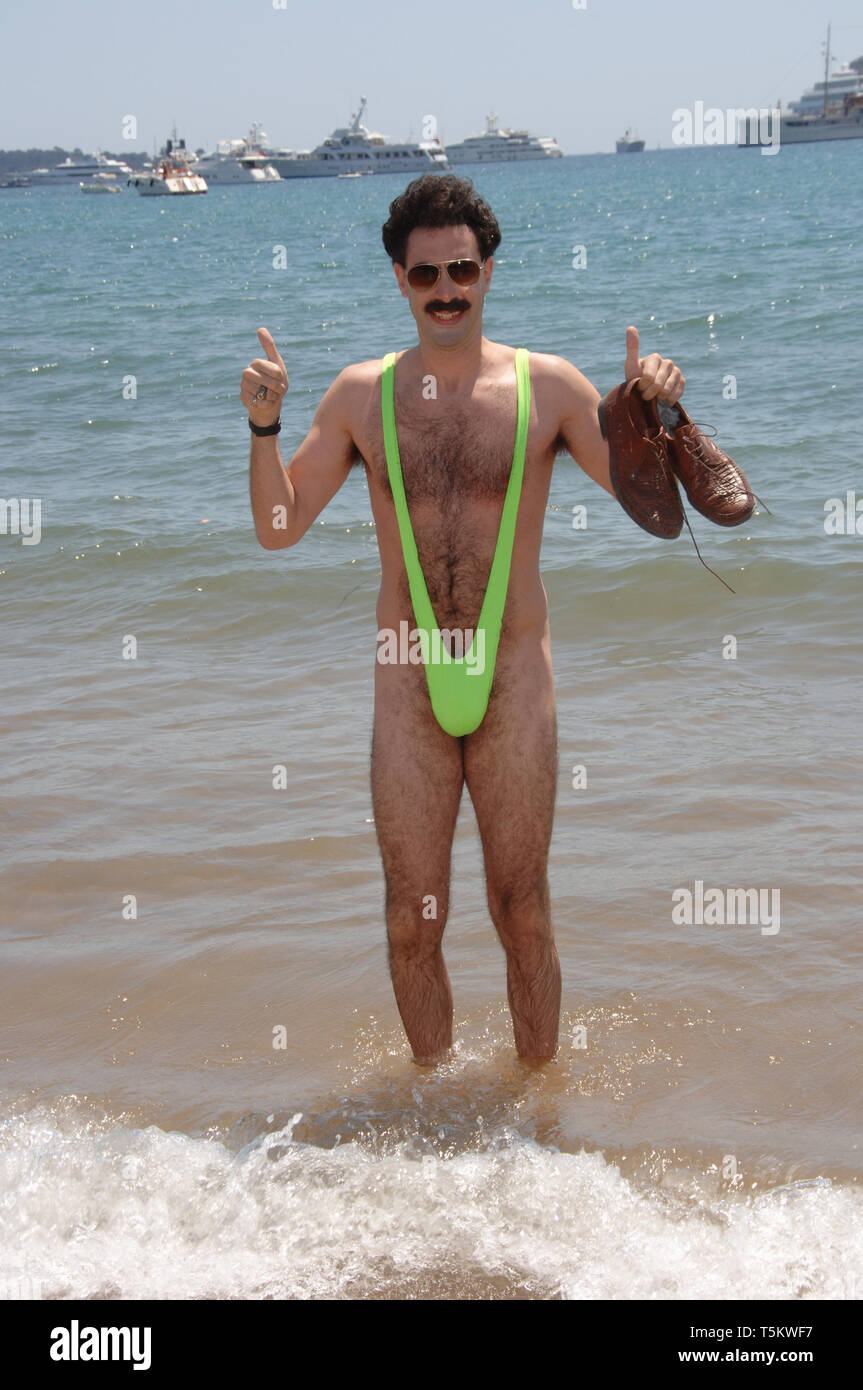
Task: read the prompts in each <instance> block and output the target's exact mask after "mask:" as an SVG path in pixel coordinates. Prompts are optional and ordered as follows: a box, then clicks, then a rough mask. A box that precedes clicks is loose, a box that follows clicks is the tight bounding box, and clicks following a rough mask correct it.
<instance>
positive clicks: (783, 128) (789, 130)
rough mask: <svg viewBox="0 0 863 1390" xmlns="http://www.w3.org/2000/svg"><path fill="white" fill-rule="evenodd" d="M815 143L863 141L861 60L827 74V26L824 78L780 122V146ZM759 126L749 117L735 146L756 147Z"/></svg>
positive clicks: (738, 135)
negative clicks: (825, 141)
mask: <svg viewBox="0 0 863 1390" xmlns="http://www.w3.org/2000/svg"><path fill="white" fill-rule="evenodd" d="M815 140H863V57H860V58H855V59H854V61H853V62H852V63H842V64H840V66H839V67H838V68H837V69H836V71H835V72H834V73H832V74H831V72H830V26H829V24H828V26H827V43H826V46H825V62H824V78H823V81H821V82H815V83H814V84H813V85H812V86H811V87H810V88H809V89H808V90H807V91H805V92H804V93H803V95H802V96H801V97H799V98H798V100H797V101H792V102H790V103H789V105H788V110H787V111H782V112H781V113H780V118H779V144H780V145H799V144H804V143H808V142H810V141H815ZM758 142H759V123H758V121H757V120H754V119H753V118H752V117H747V119H746V120H745V121H741V122H740V123H739V127H738V133H737V143H738V145H741V146H743V145H757V144H758Z"/></svg>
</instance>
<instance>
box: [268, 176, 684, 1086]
mask: <svg viewBox="0 0 863 1390" xmlns="http://www.w3.org/2000/svg"><path fill="white" fill-rule="evenodd" d="M500 240H501V236H500V230H499V227H498V224H497V221H496V219H495V217H494V214H493V213H492V211H491V209H490V208H489V206H488V204H487V203H485V201H484V200H483V199H482V198H480V197H479V195H478V194H477V193H476V191H475V190H474V188H473V185H472V184H471V183H470V181H469V180H465V179H459V178H457V177H456V176H455V175H453V174H445V175H441V174H426V175H424V176H423V177H422V178H420V179H416V180H414V182H413V183H412V184H410V185H409V187H408V188H407V189H406V190H405V191H404V193H402V194H401V196H400V197H398V198H396V199H395V201H394V202H393V203H392V205H391V207H390V216H389V220H388V221H387V223H386V225H385V226H384V229H383V241H384V246H385V248H386V250H387V253H388V254H389V256H390V258H391V260H392V262H393V268H394V271H395V276H396V280H397V282H398V286H399V289H400V290H401V293H402V295H403V296H404V297H405V298H406V299H407V301H408V305H409V307H410V310H411V313H412V314H413V317H414V319H415V321H416V326H417V333H418V338H419V341H418V342H417V344H416V346H414V347H411V348H408V349H406V350H403V351H402V352H399V353H398V354H396V355H395V359H394V366H393V361H392V359H391V357H388V358H384V359H383V361H381V360H380V359H375V360H372V361H368V362H359V363H354V364H352V365H350V366H348V367H345V368H344V370H343V371H341V372H340V373H339V375H338V377H337V378H336V380H335V381H334V382H333V384H332V386H330V388H329V390H328V391H327V393H326V395H325V396H324V398H323V400H322V401H321V404H320V406H319V408H318V411H317V413H316V415H315V418H314V421H313V423H312V426H311V429H310V430H309V433H308V435H307V436H306V438H305V439H304V441H303V443H302V444H301V445H300V447H299V449H298V450H297V451H296V453H295V454H294V455H293V457H292V459H291V461H290V463H289V465H288V467H287V469H286V468H285V467H284V465H283V463H282V459H281V455H280V453H279V448H278V444H277V440H276V432H277V430H278V428H279V425H278V420H279V413H280V409H281V404H282V397H283V396H284V394H285V392H286V391H287V389H288V377H287V372H286V369H285V364H284V362H283V361H282V358H281V357H280V355H279V353H278V351H277V349H276V345H275V343H274V342H273V339H272V337H271V336H270V334H269V332H268V331H267V330H266V329H264V328H262V329H260V330H259V331H258V337H259V339H260V342H261V346H262V348H263V350H264V352H265V353H266V359H264V358H256V359H255V360H254V361H253V362H252V364H251V365H250V366H249V367H247V368H246V370H245V371H244V373H243V379H242V389H241V393H240V394H241V398H242V400H243V402H244V404H245V405H246V406H247V407H248V410H249V421H250V425H251V427H252V429H253V437H252V449H251V483H250V486H251V501H252V512H253V515H254V521H255V531H256V534H257V537H258V540H259V541H260V543H261V545H262V546H264V548H265V549H267V550H278V549H281V548H282V547H284V546H290V545H295V544H296V542H297V541H298V540H299V539H300V538H301V536H303V535H304V534H305V532H306V531H307V530H308V528H309V527H310V526H311V524H312V523H313V521H314V520H315V518H316V517H317V516H318V515H319V513H320V512H321V511H322V510H323V508H324V507H325V506H326V505H327V503H328V502H329V501H330V499H331V497H333V495H334V494H335V492H336V491H337V490H338V488H340V487H341V485H342V483H343V482H344V481H345V479H346V478H347V476H348V474H349V473H350V471H351V468H352V466H353V465H354V464H362V465H363V466H364V467H365V469H366V475H367V478H368V486H369V494H370V498H371V505H372V512H373V514H374V519H375V525H376V528H377V538H378V544H379V547H380V555H381V568H382V574H381V588H380V594H379V596H378V604H377V618H378V627H379V630H380V631H381V632H382V633H383V632H384V631H390V632H392V633H400V632H402V631H404V630H405V629H403V628H402V626H401V625H402V624H407V625H408V627H409V628H410V636H411V642H412V646H411V654H410V655H409V656H408V657H407V659H406V658H405V655H404V654H402V655H401V659H386V658H385V656H384V654H383V652H382V650H379V652H378V657H379V659H378V661H377V663H376V665H375V711H374V736H373V742H372V799H373V805H374V815H375V826H376V829H377V836H378V843H379V845H380V850H381V856H382V859H383V866H384V874H385V878H386V927H387V939H388V944H389V963H390V972H391V976H392V982H393V988H394V990H395V996H396V1002H397V1004H398V1009H399V1013H400V1014H401V1018H402V1022H403V1023H404V1027H405V1031H406V1033H407V1036H408V1040H409V1042H410V1044H411V1047H412V1049H413V1053H414V1058H415V1060H416V1061H417V1062H425V1063H428V1062H433V1061H435V1060H437V1059H439V1058H440V1057H442V1056H443V1055H444V1054H445V1053H446V1051H447V1049H448V1048H449V1047H450V1046H451V1044H452V995H451V992H450V983H449V976H448V974H447V970H446V966H445V964H444V959H443V954H442V951H441V940H442V937H443V932H444V927H445V925H446V920H447V910H448V906H449V881H450V856H451V849H452V842H453V834H454V830H455V823H456V815H457V812H458V807H459V801H460V799H461V794H462V787H463V786H464V784H465V783H466V784H467V788H468V791H469V792H470V797H471V801H472V802H473V806H474V810H475V812H476V818H477V822H478V825H479V832H480V836H481V839H482V849H483V858H484V861H485V873H486V883H487V892H488V905H489V911H490V913H491V917H492V921H493V922H494V925H495V927H496V929H497V932H498V935H499V937H500V940H501V943H502V945H503V948H504V950H505V952H506V961H507V992H508V998H509V1006H510V1010H511V1013H512V1021H513V1030H514V1034H515V1044H516V1049H517V1051H518V1054H519V1056H520V1057H522V1058H523V1059H525V1060H529V1061H540V1060H543V1059H546V1058H549V1057H551V1056H553V1054H554V1052H555V1051H556V1048H557V1040H558V1026H559V1015H560V963H559V961H558V956H557V950H556V948H555V943H554V936H553V933H552V926H551V916H550V909H549V891H548V876H547V862H548V849H549V841H550V838H551V829H552V821H553V816H554V800H555V790H556V784H557V727H556V716H555V705H554V683H553V678H552V667H551V649H550V639H549V626H548V606H547V601H546V593H545V588H544V586H543V583H542V580H541V578H540V574H539V553H540V543H541V539H542V525H543V518H544V515H545V508H546V503H547V499H548V491H549V485H550V481H551V470H552V465H553V463H554V459H555V455H556V454H558V453H563V452H568V453H570V454H571V455H572V456H573V458H574V459H575V460H576V462H577V463H578V464H579V465H580V467H581V468H582V469H583V470H584V472H585V473H587V474H588V476H589V477H591V478H593V479H594V481H595V482H597V483H598V484H599V485H600V486H601V487H604V488H605V489H606V491H607V492H610V493H612V495H614V494H613V489H612V486H611V482H610V475H609V453H608V445H607V443H606V442H605V440H604V439H603V437H602V433H601V431H600V426H599V421H598V419H597V404H598V402H599V393H598V392H597V390H596V389H595V388H594V387H593V386H592V385H591V384H590V382H589V381H587V379H586V378H585V377H584V376H582V374H581V372H579V371H578V370H577V369H576V368H575V367H573V366H572V365H571V364H570V363H569V362H567V361H566V360H565V359H564V358H562V357H555V356H551V355H548V354H546V353H531V354H530V356H529V368H528V365H527V362H528V359H527V354H526V353H523V352H522V351H521V350H519V351H518V352H517V351H516V349H515V348H512V347H509V346H507V345H506V344H504V343H496V342H492V341H491V340H490V339H488V338H485V337H484V336H483V331H482V313H483V304H484V301H485V296H486V294H487V293H488V290H489V287H490V285H491V278H492V269H493V264H494V262H493V259H492V258H493V255H494V252H495V251H496V250H497V247H498V245H499V244H500ZM625 375H626V377H627V380H632V379H637V389H638V390H639V391H640V392H641V395H642V398H643V399H645V400H650V399H652V398H653V397H657V396H658V397H659V398H660V399H661V400H664V401H668V402H674V401H676V400H678V399H679V397H680V395H681V394H682V391H683V385H684V378H683V377H682V376H681V374H680V370H679V369H678V368H677V367H676V366H675V365H674V363H673V362H671V361H670V360H669V359H667V358H662V357H660V355H659V354H658V353H651V354H650V355H649V356H647V357H640V356H639V344H638V332H637V330H636V329H635V328H627V330H626V365H625ZM519 425H520V426H521V428H518V426H519ZM396 427H397V428H396ZM261 431H264V433H261ZM525 435H526V447H525ZM514 439H515V450H514V451H513V440H514ZM511 478H512V484H511V485H510V483H511ZM486 593H488V604H485V603H484V600H485V597H486ZM504 602H505V608H504ZM501 620H502V621H501ZM429 626H431V627H432V629H435V628H437V629H438V630H442V636H443V637H444V638H447V639H448V640H447V642H444V643H443V646H442V647H441V646H440V645H438V649H437V653H436V656H437V658H438V662H439V664H438V665H434V664H432V663H433V662H434V660H435V653H434V652H431V651H430V646H429V633H428V627H429ZM423 632H424V633H425V640H424V642H421V641H420V638H419V634H420V633H423ZM462 634H463V636H462ZM474 634H476V639H477V640H476V644H475V645H474V646H471V640H472V638H473V636H474ZM481 636H482V638H483V647H481V646H480V644H479V638H480V637H481ZM498 636H499V641H498ZM459 639H460V640H459ZM465 653H466V655H463V654H465ZM451 654H452V656H453V657H455V658H458V657H462V658H463V659H462V660H461V661H458V660H453V661H452V662H451V661H450V655H451ZM429 657H431V660H429ZM481 666H482V667H484V670H480V667H481ZM484 676H485V677H486V679H485V680H484V679H483V677H484ZM492 678H493V679H492ZM489 686H490V693H489V690H488V687H489ZM486 701H487V703H486ZM432 905H433V906H432Z"/></svg>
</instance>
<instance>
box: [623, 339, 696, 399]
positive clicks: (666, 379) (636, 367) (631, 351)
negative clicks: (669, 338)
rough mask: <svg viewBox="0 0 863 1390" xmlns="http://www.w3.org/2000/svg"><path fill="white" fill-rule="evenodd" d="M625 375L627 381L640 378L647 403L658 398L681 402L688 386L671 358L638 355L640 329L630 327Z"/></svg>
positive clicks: (641, 390) (640, 386)
mask: <svg viewBox="0 0 863 1390" xmlns="http://www.w3.org/2000/svg"><path fill="white" fill-rule="evenodd" d="M623 370H624V375H625V376H626V380H627V381H631V380H632V378H633V377H638V389H639V391H640V392H641V394H642V396H643V397H644V399H645V400H646V401H649V400H652V399H653V397H654V396H658V397H659V399H660V400H661V401H670V402H672V403H673V402H674V401H679V400H680V397H681V396H682V395H683V388H684V386H685V385H686V377H685V376H684V375H683V373H682V372H681V370H680V368H679V367H675V365H674V363H673V362H672V361H671V358H670V357H660V355H659V353H658V352H651V353H649V354H648V356H647V357H639V355H638V329H637V328H633V327H632V326H630V327H629V328H627V330H626V365H625V367H624V369H623Z"/></svg>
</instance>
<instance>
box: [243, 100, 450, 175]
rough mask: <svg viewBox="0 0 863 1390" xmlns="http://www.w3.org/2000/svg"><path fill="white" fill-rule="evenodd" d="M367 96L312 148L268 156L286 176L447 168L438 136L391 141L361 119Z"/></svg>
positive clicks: (399, 172) (420, 171)
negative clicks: (415, 141)
mask: <svg viewBox="0 0 863 1390" xmlns="http://www.w3.org/2000/svg"><path fill="white" fill-rule="evenodd" d="M365 109H366V99H365V97H361V98H360V105H359V110H358V111H357V112H356V113H355V114H354V115H353V116H352V117H351V123H350V125H348V126H339V127H338V129H337V130H334V131H333V133H332V135H329V136H328V137H327V139H326V140H324V142H323V144H320V145H316V146H315V148H314V149H313V150H268V151H267V159H268V160H269V162H270V163H271V164H272V165H273V166H274V167H275V168H276V169H278V171H279V173H280V174H281V176H282V178H283V179H303V178H305V179H308V178H332V177H333V176H334V175H336V174H422V173H430V172H434V170H436V169H437V170H444V169H446V168H447V167H448V165H447V157H446V155H445V154H444V151H443V148H442V147H441V144H440V142H439V141H438V140H423V141H420V142H419V143H418V144H403V145H397V144H392V143H391V142H390V141H388V140H386V139H385V138H384V136H383V135H381V134H380V133H379V132H377V131H371V130H367V129H366V127H365V126H364V125H363V123H362V119H363V115H364V113H365Z"/></svg>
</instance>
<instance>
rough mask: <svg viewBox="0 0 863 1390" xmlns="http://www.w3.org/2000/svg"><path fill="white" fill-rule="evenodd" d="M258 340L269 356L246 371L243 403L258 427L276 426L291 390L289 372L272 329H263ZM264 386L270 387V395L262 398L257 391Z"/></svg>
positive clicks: (241, 392)
mask: <svg viewBox="0 0 863 1390" xmlns="http://www.w3.org/2000/svg"><path fill="white" fill-rule="evenodd" d="M258 340H259V342H260V344H261V347H262V348H263V349H264V352H265V353H266V354H267V356H266V358H263V357H256V358H255V359H254V361H253V362H252V363H251V365H250V366H248V367H247V368H246V370H245V371H244V372H243V380H242V384H241V387H240V400H241V401H242V402H243V405H245V406H246V407H247V409H248V412H249V416H250V418H251V420H252V421H253V423H254V424H256V425H274V424H275V423H276V421H277V420H278V418H279V413H280V411H281V409H282V397H283V396H284V394H285V392H286V391H287V389H288V373H287V371H286V369H285V364H284V362H283V361H282V359H281V357H280V356H279V350H278V348H277V347H276V345H275V343H274V342H273V338H272V334H271V333H270V331H269V329H267V328H259V329H258ZM262 386H265V387H266V388H267V394H266V397H265V398H260V399H259V398H258V396H257V395H256V392H257V391H259V390H260V388H261V387H262Z"/></svg>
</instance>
